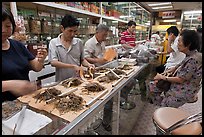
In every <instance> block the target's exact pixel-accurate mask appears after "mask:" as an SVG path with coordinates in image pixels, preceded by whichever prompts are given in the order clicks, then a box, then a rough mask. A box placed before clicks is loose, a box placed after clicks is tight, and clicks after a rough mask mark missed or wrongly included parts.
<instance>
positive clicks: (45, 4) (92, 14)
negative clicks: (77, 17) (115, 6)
mask: <svg viewBox="0 0 204 137" xmlns="http://www.w3.org/2000/svg"><path fill="white" fill-rule="evenodd" d="M32 3H34V4H38V5H43V6H48V7H52V8H57V9H62V10H67V11H72V12H76V13H80V14H86V15H90V16H94V17H101V15H100V14H96V13H93V12H89V11H86V10H81V9H77V8H73V7H69V6H66V5H61V4H57V3H54V2H32Z"/></svg>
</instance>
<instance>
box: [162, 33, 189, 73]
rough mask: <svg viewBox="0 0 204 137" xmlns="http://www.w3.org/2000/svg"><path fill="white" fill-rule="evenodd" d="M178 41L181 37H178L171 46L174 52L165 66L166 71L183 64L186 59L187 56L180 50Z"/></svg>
mask: <svg viewBox="0 0 204 137" xmlns="http://www.w3.org/2000/svg"><path fill="white" fill-rule="evenodd" d="M178 39H179V36H177V37H176V39H175V40H174V42H173V43H172V44H171V48H172V49H173V50H174V51H173V52H171V53H170V54H169V58H168V59H167V61H166V64H165V69H168V68H170V67H174V66H176V65H177V64H179V63H181V62H182V61H183V59H184V58H185V57H186V54H184V53H183V52H180V51H179V50H178Z"/></svg>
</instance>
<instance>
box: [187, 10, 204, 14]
mask: <svg viewBox="0 0 204 137" xmlns="http://www.w3.org/2000/svg"><path fill="white" fill-rule="evenodd" d="M194 13H202V10H192V11H184V14H194Z"/></svg>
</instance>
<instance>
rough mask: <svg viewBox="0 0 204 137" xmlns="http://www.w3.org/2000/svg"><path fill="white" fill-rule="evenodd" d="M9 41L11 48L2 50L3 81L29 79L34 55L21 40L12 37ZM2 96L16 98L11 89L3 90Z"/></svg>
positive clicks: (5, 98)
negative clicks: (30, 62) (30, 63)
mask: <svg viewBox="0 0 204 137" xmlns="http://www.w3.org/2000/svg"><path fill="white" fill-rule="evenodd" d="M9 42H10V48H9V49H8V50H2V81H4V80H29V76H28V73H29V71H30V70H31V67H30V66H29V61H31V60H33V59H35V57H34V55H33V54H32V53H30V52H29V51H28V49H27V48H26V47H25V46H24V45H23V44H22V43H21V42H18V41H16V40H12V39H9ZM2 97H3V101H5V100H14V99H16V97H15V96H14V95H12V94H11V93H10V92H9V91H8V92H3V93H2Z"/></svg>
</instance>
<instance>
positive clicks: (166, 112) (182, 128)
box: [152, 107, 202, 135]
mask: <svg viewBox="0 0 204 137" xmlns="http://www.w3.org/2000/svg"><path fill="white" fill-rule="evenodd" d="M152 120H153V123H154V125H155V127H156V131H157V134H166V135H201V134H202V126H201V123H202V122H201V121H202V112H200V113H197V114H194V115H189V114H188V113H187V112H185V111H183V110H181V109H179V108H173V107H162V108H158V109H157V110H156V111H155V112H154V114H153V117H152Z"/></svg>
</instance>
